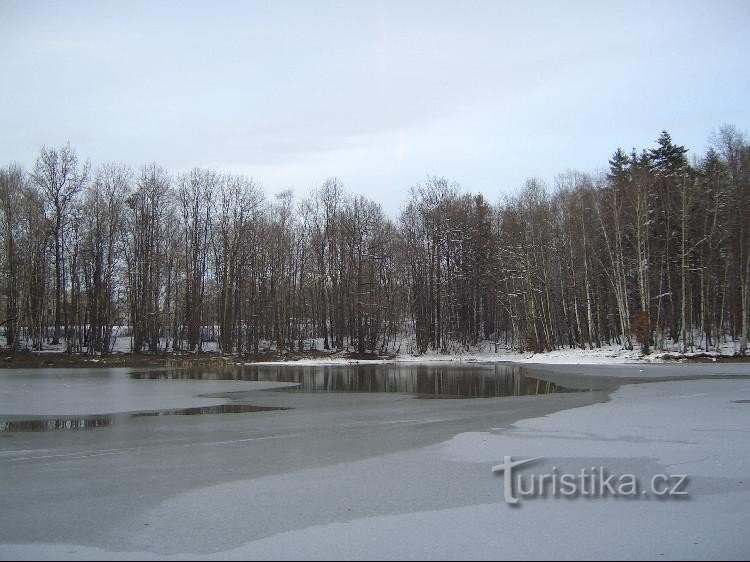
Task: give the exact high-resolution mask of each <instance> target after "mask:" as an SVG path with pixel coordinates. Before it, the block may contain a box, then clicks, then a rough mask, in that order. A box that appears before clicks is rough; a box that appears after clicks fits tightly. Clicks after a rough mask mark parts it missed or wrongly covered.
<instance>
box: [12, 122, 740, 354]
mask: <svg viewBox="0 0 750 562" xmlns="http://www.w3.org/2000/svg"><path fill="white" fill-rule="evenodd" d="M655 136H656V135H655ZM602 164H603V170H605V171H603V172H600V173H583V172H577V171H567V172H565V173H562V174H560V175H559V176H557V177H556V178H555V179H554V182H553V184H552V185H547V184H545V182H543V181H541V180H538V179H529V180H527V181H526V183H525V185H523V186H521V187H520V188H519V189H517V190H516V191H515V192H514V193H513V194H512V195H503V196H500V195H499V194H500V193H505V192H507V190H506V189H505V188H506V187H507V186H498V191H497V193H498V200H497V202H495V203H493V202H491V201H488V200H487V198H486V197H485V196H484V195H481V194H473V193H468V192H465V191H464V190H463V189H462V188H461V186H459V185H458V184H456V183H454V182H451V181H449V180H447V179H445V178H442V177H437V176H428V177H427V178H426V180H425V181H424V182H423V183H421V184H419V185H415V186H413V187H411V188H410V189H409V190H408V191H407V190H406V189H405V190H404V201H403V204H402V206H401V212H400V214H399V216H398V217H395V218H392V217H388V216H387V215H386V214H385V213H384V212H383V210H382V209H381V207H380V205H379V204H378V203H376V202H374V201H373V200H371V199H369V198H367V197H365V196H362V195H355V194H353V193H351V192H349V191H347V190H346V189H345V187H344V185H342V183H341V182H340V181H339V180H338V179H335V178H331V179H328V180H327V181H325V183H323V184H322V185H320V186H318V187H317V188H315V189H313V190H311V191H310V192H309V193H307V194H305V195H304V196H301V197H295V195H294V194H292V193H291V192H284V193H281V194H278V195H275V196H272V197H268V196H266V194H264V192H263V190H262V188H261V187H260V186H259V184H258V183H257V182H256V181H255V180H253V179H251V178H249V177H244V176H240V175H233V174H227V173H222V172H221V171H215V170H207V169H200V168H196V169H193V170H192V171H190V172H188V173H181V174H176V175H173V174H171V173H170V172H169V171H167V170H166V169H164V168H163V167H161V166H160V165H158V164H156V163H150V164H147V165H144V166H143V167H141V168H140V169H137V170H133V169H131V168H129V167H128V166H125V165H121V164H112V163H105V164H102V165H100V166H98V167H92V165H91V164H90V163H89V162H88V161H87V160H84V159H83V158H82V157H81V156H79V155H78V153H77V152H76V150H75V149H74V148H73V147H71V146H70V145H69V144H68V145H64V146H61V147H48V146H44V147H42V148H41V149H40V151H39V154H38V157H37V159H36V161H35V162H34V164H33V167H31V169H24V168H23V167H22V166H20V165H17V164H9V165H7V166H6V167H4V168H2V169H1V170H0V248H1V252H2V255H1V256H0V270H1V277H0V292H1V295H0V306H2V308H1V309H0V310H1V312H0V322H1V323H2V328H1V329H2V331H3V332H4V335H5V344H6V347H7V348H8V349H9V350H23V349H28V350H42V349H49V348H50V347H54V346H58V347H57V349H62V350H64V351H67V352H70V353H86V354H90V355H100V354H107V353H111V352H112V351H113V350H114V349H115V342H116V340H120V341H121V342H122V341H124V340H127V341H128V342H129V343H128V348H129V349H130V350H131V351H132V352H136V353H168V352H173V351H180V352H200V351H203V350H205V349H206V348H207V347H208V343H209V342H210V343H211V344H212V347H211V348H212V349H217V350H218V351H220V352H221V353H223V354H239V355H246V356H249V355H252V354H258V353H261V352H267V351H275V352H283V351H298V350H309V349H311V348H316V349H342V350H343V349H346V350H349V351H352V352H356V353H362V354H365V353H367V354H378V353H384V352H400V353H411V354H423V353H426V352H428V351H430V352H438V353H439V352H446V353H452V352H457V351H460V350H469V349H472V348H473V347H475V346H477V345H479V344H486V343H488V342H489V343H492V344H495V349H500V348H502V349H515V350H519V351H532V352H540V351H548V350H555V349H560V348H573V347H577V348H581V349H594V348H597V347H601V346H603V345H612V344H615V345H619V346H621V347H622V348H625V349H640V350H642V351H643V352H644V353H649V352H650V351H653V350H662V349H676V350H679V351H682V352H688V351H701V350H703V351H714V350H718V349H720V348H721V346H722V345H726V344H727V343H728V342H729V343H732V344H734V345H733V349H735V352H736V353H739V354H746V352H747V338H748V335H749V332H750V325H749V322H748V321H749V319H748V312H749V311H750V302H749V298H750V286H749V284H750V145H748V142H747V141H746V139H745V137H744V135H743V133H742V132H741V131H740V130H738V129H737V128H736V127H734V126H724V127H722V128H720V129H718V130H717V132H716V133H714V134H713V135H712V136H711V138H710V141H709V148H708V149H707V150H706V152H705V154H703V155H702V156H693V157H692V158H691V161H689V160H688V158H687V149H686V148H685V147H684V146H681V145H679V144H676V143H675V142H674V141H673V140H672V138H671V137H670V135H669V134H668V133H667V132H666V131H665V132H662V133H661V135H659V136H658V139H656V141H655V142H654V145H653V146H652V147H650V148H645V149H637V150H636V149H633V150H631V151H626V150H622V149H617V150H616V151H614V153H613V154H612V156H611V158H610V159H609V161H608V162H603V163H602Z"/></svg>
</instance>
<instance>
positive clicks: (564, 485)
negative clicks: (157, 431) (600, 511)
mask: <svg viewBox="0 0 750 562" xmlns="http://www.w3.org/2000/svg"><path fill="white" fill-rule="evenodd" d="M542 458H543V457H535V458H533V459H524V460H519V461H514V460H513V457H505V458H504V461H503V464H498V465H495V466H493V467H492V472H493V473H495V474H502V475H503V480H504V481H503V491H504V496H505V502H506V503H508V504H510V505H517V504H518V503H519V501H520V500H519V498H527V497H552V498H561V497H562V498H575V497H587V498H604V497H608V496H609V497H630V498H636V497H648V496H649V495H654V496H656V497H657V498H662V499H664V498H685V497H687V495H688V493H687V491H686V490H685V489H686V488H687V484H688V476H687V475H686V474H671V475H667V474H657V475H655V476H654V477H653V478H651V482H650V486H649V487H648V488H646V487H643V486H641V485H640V482H639V480H638V478H637V477H636V476H635V475H633V474H619V475H618V474H609V473H608V471H607V470H606V469H605V468H604V467H603V466H599V467H595V466H592V467H588V468H582V469H581V471H580V472H579V473H578V474H572V473H561V472H559V471H558V470H557V467H553V468H552V473H551V474H550V473H548V474H529V475H526V476H524V475H522V474H521V473H520V471H518V470H516V469H519V468H520V467H522V466H528V465H530V464H533V463H536V462H538V461H540V460H542Z"/></svg>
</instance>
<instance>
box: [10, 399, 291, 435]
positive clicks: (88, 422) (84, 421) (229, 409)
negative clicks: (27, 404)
mask: <svg viewBox="0 0 750 562" xmlns="http://www.w3.org/2000/svg"><path fill="white" fill-rule="evenodd" d="M286 409H287V408H274V407H266V406H252V405H250V404H220V405H218V406H202V407H193V408H176V409H172V410H147V411H143V412H128V413H124V414H106V415H93V416H59V417H49V416H47V417H38V418H32V419H12V420H0V432H13V431H70V430H77V429H90V428H95V427H109V426H111V425H114V424H115V423H121V422H124V421H127V420H128V419H133V418H142V417H151V416H198V415H204V414H245V413H248V412H266V411H269V410H286Z"/></svg>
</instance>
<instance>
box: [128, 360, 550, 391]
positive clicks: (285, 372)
mask: <svg viewBox="0 0 750 562" xmlns="http://www.w3.org/2000/svg"><path fill="white" fill-rule="evenodd" d="M131 376H133V377H134V378H144V379H201V380H246V381H264V382H288V383H297V384H299V385H300V388H297V389H290V390H291V391H298V392H368V393H369V392H398V393H404V394H415V395H420V396H442V397H461V398H493V397H501V396H526V395H533V394H551V393H554V392H561V391H563V390H564V389H563V388H561V387H560V386H558V385H556V384H554V383H551V382H548V381H543V380H540V379H536V378H533V377H527V376H526V375H524V374H523V369H522V368H520V367H515V366H508V365H496V366H474V367H456V366H442V365H415V366H409V365H338V366H302V367H295V366H279V367H274V366H262V367H257V366H252V365H243V366H231V367H195V368H189V369H188V368H185V369H172V370H167V371H147V372H143V373H135V374H133V375H131Z"/></svg>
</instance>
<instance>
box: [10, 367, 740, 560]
mask: <svg viewBox="0 0 750 562" xmlns="http://www.w3.org/2000/svg"><path fill="white" fill-rule="evenodd" d="M748 376H750V368H749V367H748V365H747V364H717V365H648V366H644V365H624V366H591V365H586V366H575V365H569V366H542V365H530V366H524V367H518V366H513V365H471V366H456V365H412V364H409V365H359V366H356V365H353V366H317V367H316V366H304V367H276V366H263V367H252V366H250V367H242V368H240V367H228V368H210V369H190V370H184V369H183V370H180V369H171V370H170V369H152V370H129V369H95V370H94V369H92V370H83V369H81V370H64V369H54V370H24V371H21V370H15V371H14V370H5V371H0V423H6V426H5V430H4V431H0V482H1V483H2V484H0V505H2V506H3V509H2V510H0V559H8V558H13V557H20V558H70V559H99V558H104V559H118V558H119V559H122V558H167V559H168V558H171V557H175V558H179V559H183V558H192V557H197V558H221V559H233V558H237V559H241V558H247V557H251V558H276V559H278V558H296V557H302V558H308V559H310V558H312V559H332V558H333V559H340V558H351V557H353V558H371V557H375V558H412V559H414V558H466V559H471V558H486V559H496V558H519V557H521V558H523V557H550V556H552V557H555V558H571V559H572V558H579V557H580V558H584V559H585V558H598V557H612V558H634V557H658V558H686V557H696V558H703V559H708V558H717V557H728V558H735V559H743V558H747V557H748V555H750V540H749V539H748V535H747V533H746V530H745V527H746V522H747V521H748V520H750V507H748V506H750V468H748V467H750V439H748V437H750V423H749V422H750V406H748V402H749V401H750V379H748ZM574 390H582V391H585V392H575V391H574ZM423 398H443V399H440V400H425V399H423ZM196 414H197V415H196ZM81 419H100V420H111V422H108V423H104V422H102V423H101V424H100V425H96V424H93V425H88V426H87V425H86V424H85V423H84V424H83V425H82V426H80V427H54V425H55V424H56V423H58V422H59V420H63V421H64V420H81ZM22 422H23V423H26V422H34V423H37V424H40V423H41V424H44V423H47V424H48V425H49V424H52V425H53V427H31V426H26V427H23V426H19V425H16V426H13V425H11V424H13V423H15V424H19V423H22ZM506 455H513V456H514V458H516V457H518V458H526V457H537V456H538V457H543V459H544V460H543V461H542V462H541V464H540V465H539V466H540V467H539V470H551V469H552V467H557V468H560V469H561V470H562V469H565V470H569V471H571V472H572V471H576V470H578V469H580V468H581V467H589V466H600V465H604V466H606V467H608V469H609V470H611V471H613V472H619V473H623V472H632V473H634V474H636V475H637V476H638V477H639V478H642V479H644V481H647V480H648V478H650V477H651V476H652V475H654V474H658V473H680V474H688V475H690V487H689V492H690V497H689V499H688V500H687V501H658V500H654V499H651V500H647V499H643V500H641V499H636V500H632V501H631V500H622V499H618V498H605V499H597V500H588V499H583V498H581V499H578V500H560V499H551V498H546V499H545V498H533V499H528V500H526V501H525V503H524V505H523V506H522V507H521V508H519V509H514V508H512V507H510V506H508V505H507V504H505V502H504V500H503V490H502V479H499V478H498V477H497V475H493V474H492V473H491V467H492V466H493V465H495V464H497V463H498V462H502V459H503V458H504V456H506ZM540 529H543V532H540Z"/></svg>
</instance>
